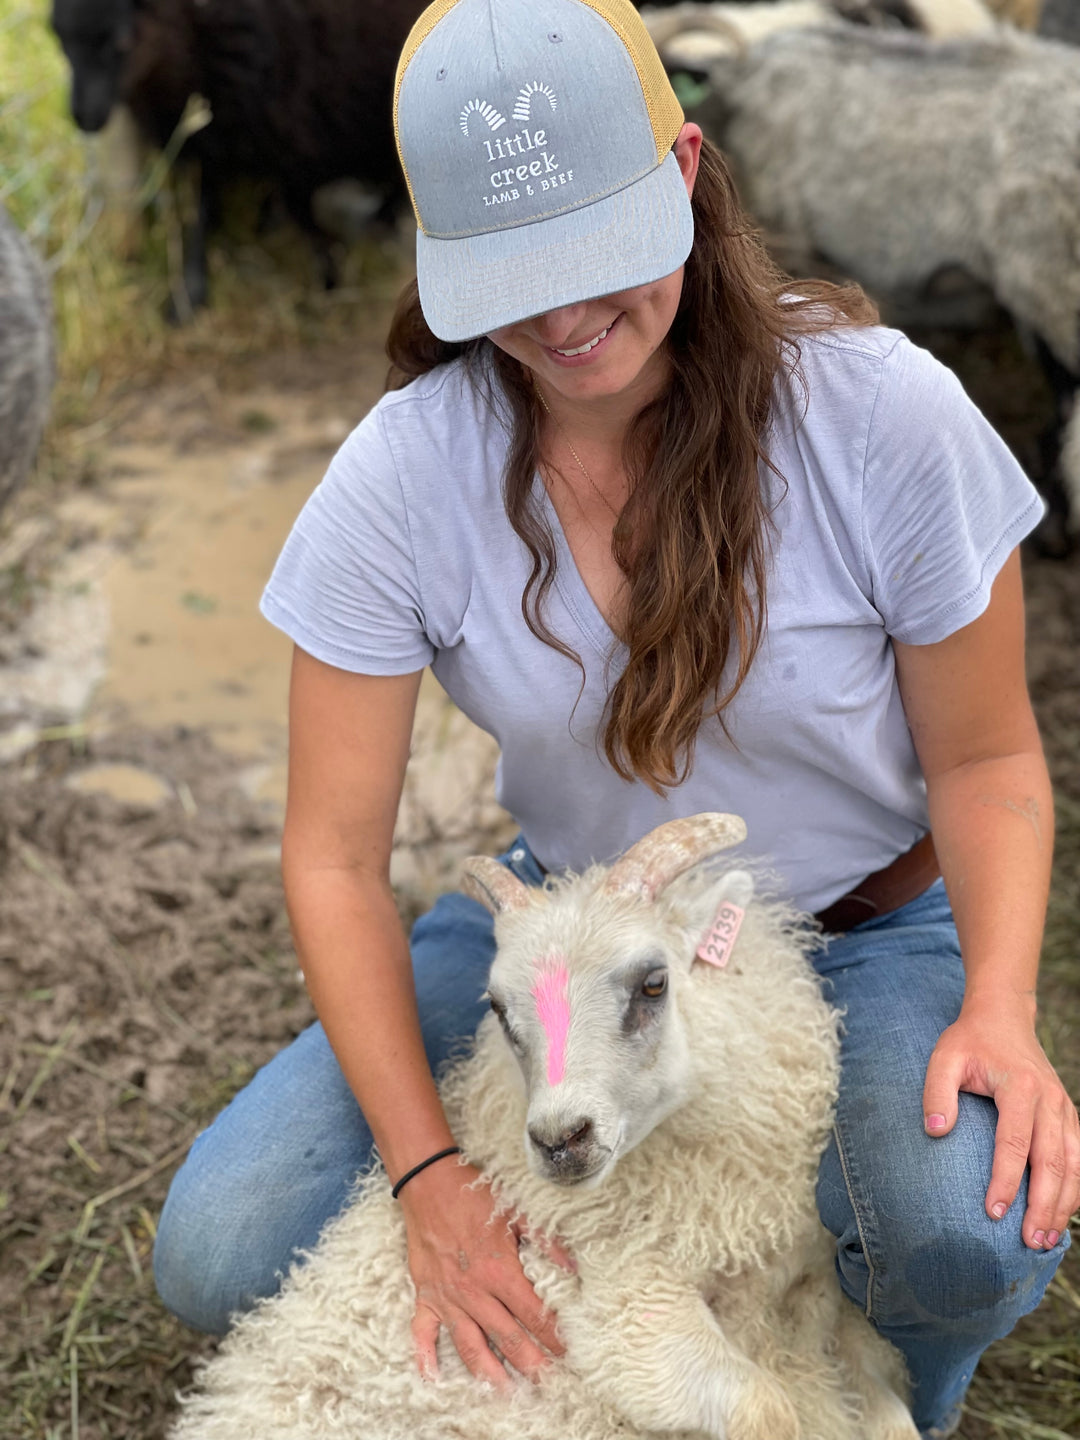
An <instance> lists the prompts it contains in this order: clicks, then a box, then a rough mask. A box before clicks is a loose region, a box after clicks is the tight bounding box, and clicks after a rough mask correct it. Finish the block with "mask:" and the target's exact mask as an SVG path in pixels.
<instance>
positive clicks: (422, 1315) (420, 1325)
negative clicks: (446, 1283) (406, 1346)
mask: <svg viewBox="0 0 1080 1440" xmlns="http://www.w3.org/2000/svg"><path fill="white" fill-rule="evenodd" d="M441 1327H442V1321H441V1320H440V1319H439V1317H438V1315H436V1313H435V1311H434V1310H432V1309H431V1307H430V1306H428V1305H425V1304H423V1303H420V1304H418V1305H417V1307H416V1314H415V1315H414V1316H413V1318H412V1338H413V1353H414V1355H415V1356H416V1368H417V1369H418V1370H419V1371H420V1374H421V1376H422V1377H423V1378H424V1379H425V1380H434V1379H435V1377H436V1375H438V1373H439V1360H438V1355H437V1353H436V1349H435V1347H436V1345H437V1343H438V1339H439V1330H440V1328H441Z"/></svg>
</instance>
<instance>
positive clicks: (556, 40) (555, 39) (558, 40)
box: [548, 30, 562, 45]
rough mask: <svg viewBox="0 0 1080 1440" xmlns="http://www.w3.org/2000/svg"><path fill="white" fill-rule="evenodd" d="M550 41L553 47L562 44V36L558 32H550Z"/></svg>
mask: <svg viewBox="0 0 1080 1440" xmlns="http://www.w3.org/2000/svg"><path fill="white" fill-rule="evenodd" d="M548 39H549V40H550V41H551V43H552V45H561V44H562V36H561V35H560V34H559V32H558V30H550V31H549V32H548Z"/></svg>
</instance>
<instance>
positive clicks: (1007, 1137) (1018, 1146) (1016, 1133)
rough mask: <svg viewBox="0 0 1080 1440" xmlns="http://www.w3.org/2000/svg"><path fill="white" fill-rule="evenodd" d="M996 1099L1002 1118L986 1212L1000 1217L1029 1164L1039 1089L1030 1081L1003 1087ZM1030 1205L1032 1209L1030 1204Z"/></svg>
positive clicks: (997, 1131) (1013, 1198)
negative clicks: (1036, 1094)
mask: <svg viewBox="0 0 1080 1440" xmlns="http://www.w3.org/2000/svg"><path fill="white" fill-rule="evenodd" d="M994 1100H995V1102H996V1104H997V1109H998V1122H997V1129H996V1131H995V1133H994V1163H993V1168H992V1170H991V1172H990V1186H989V1188H988V1190H987V1192H986V1212H987V1214H988V1215H991V1216H993V1218H994V1219H995V1220H1000V1219H1001V1217H1002V1216H1003V1215H1004V1214H1005V1212H1006V1210H1008V1208H1009V1206H1010V1205H1011V1204H1012V1203H1013V1201H1014V1200H1015V1199H1016V1196H1017V1192H1018V1191H1019V1189H1020V1181H1021V1180H1022V1179H1023V1177H1024V1171H1025V1169H1026V1168H1027V1163H1028V1156H1029V1155H1030V1153H1031V1136H1032V1131H1033V1130H1034V1127H1035V1089H1034V1087H1033V1086H1030V1085H1025V1086H1024V1087H1023V1088H1022V1089H1021V1087H1020V1086H1019V1085H1017V1086H1015V1087H1013V1088H1012V1089H1005V1088H1002V1089H1001V1090H999V1091H998V1092H997V1094H996V1095H995V1096H994ZM1028 1208H1029V1212H1030V1206H1029V1207H1028ZM1032 1228H1034V1227H1032ZM1026 1238H1027V1234H1026V1232H1025V1239H1026Z"/></svg>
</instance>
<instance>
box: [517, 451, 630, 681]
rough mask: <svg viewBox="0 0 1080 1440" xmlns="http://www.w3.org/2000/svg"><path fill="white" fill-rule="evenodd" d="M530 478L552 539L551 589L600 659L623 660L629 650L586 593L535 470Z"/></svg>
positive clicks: (586, 587)
mask: <svg viewBox="0 0 1080 1440" xmlns="http://www.w3.org/2000/svg"><path fill="white" fill-rule="evenodd" d="M534 480H535V484H536V485H537V486H538V488H539V491H540V495H541V497H542V499H541V503H542V504H543V506H544V514H545V516H546V518H547V522H548V526H549V527H550V529H551V534H552V537H553V539H554V541H555V559H556V566H555V589H556V590H557V591H558V592H559V597H560V598H561V600H562V602H563V604H564V605H565V606H566V608H567V610H568V611H569V612H570V615H571V617H572V618H573V620H574V621H575V623H576V624H577V627H578V629H579V630H580V631H581V633H582V634H583V635H584V636H585V638H586V639H587V640H588V641H589V643H590V645H591V646H592V647H593V649H594V650H595V651H596V653H597V654H598V655H599V656H600V657H601V658H602V659H603V660H605V661H609V662H611V663H612V664H616V665H618V663H619V662H620V661H625V659H626V657H627V655H628V653H629V652H628V651H627V648H626V646H625V645H624V644H623V642H622V641H621V640H620V639H619V638H618V636H617V635H616V634H615V632H614V630H612V628H611V626H610V625H609V624H608V623H607V621H606V620H605V619H604V616H603V614H602V612H601V610H600V607H599V606H598V605H597V603H596V601H595V600H594V599H593V597H592V596H591V595H590V593H589V587H588V586H587V585H586V584H585V581H584V580H583V579H582V577H581V571H580V570H579V569H578V567H577V561H576V560H575V559H574V552H573V551H572V550H571V549H570V542H569V540H567V538H566V531H565V530H564V529H563V527H562V521H561V520H560V519H559V512H558V511H557V510H556V509H555V506H554V504H553V503H552V500H551V496H550V495H549V494H548V490H547V486H546V485H545V484H544V480H543V476H541V475H540V473H539V471H537V473H536V475H535V477H534ZM619 668H621V665H619Z"/></svg>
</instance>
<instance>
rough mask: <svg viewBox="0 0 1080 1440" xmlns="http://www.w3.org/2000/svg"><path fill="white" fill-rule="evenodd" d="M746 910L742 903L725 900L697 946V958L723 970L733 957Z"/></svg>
mask: <svg viewBox="0 0 1080 1440" xmlns="http://www.w3.org/2000/svg"><path fill="white" fill-rule="evenodd" d="M745 914H746V911H745V910H744V909H743V907H742V906H741V905H733V904H732V902H731V901H730V900H725V901H724V902H723V904H722V905H721V906H720V908H719V910H717V912H716V918H715V920H714V921H713V923H712V925H711V926H710V927H709V929H708V930H707V931H706V933H705V935H704V936H703V937H702V940H701V944H700V945H699V946H698V948H697V958H698V959H699V960H704V961H705V963H706V965H715V966H716V967H717V968H718V969H720V970H722V969H723V968H724V966H725V965H726V964H727V962H728V960H729V959H730V957H731V951H732V949H733V947H734V945H735V941H736V939H737V938H738V934H739V927H740V926H741V925H742V922H743V916H744V915H745Z"/></svg>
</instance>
